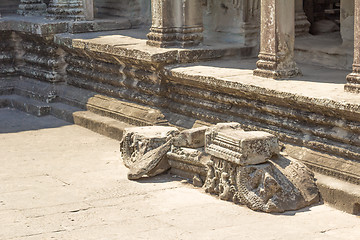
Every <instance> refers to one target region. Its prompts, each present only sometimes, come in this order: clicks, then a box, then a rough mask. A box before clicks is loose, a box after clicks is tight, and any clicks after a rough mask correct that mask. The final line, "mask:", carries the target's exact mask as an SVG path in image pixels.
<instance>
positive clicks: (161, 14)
mask: <svg viewBox="0 0 360 240" xmlns="http://www.w3.org/2000/svg"><path fill="white" fill-rule="evenodd" d="M151 8H152V25H151V28H150V33H149V34H148V35H147V37H148V39H149V40H148V41H147V44H148V45H150V46H156V47H170V46H179V47H187V46H195V45H198V44H199V43H200V42H201V41H202V39H203V37H202V31H203V21H202V10H201V8H202V7H201V2H200V0H152V1H151Z"/></svg>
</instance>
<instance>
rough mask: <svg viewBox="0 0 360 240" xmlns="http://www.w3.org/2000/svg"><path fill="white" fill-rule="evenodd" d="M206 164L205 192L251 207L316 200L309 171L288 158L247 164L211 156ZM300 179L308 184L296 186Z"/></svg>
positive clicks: (279, 208) (292, 206)
mask: <svg viewBox="0 0 360 240" xmlns="http://www.w3.org/2000/svg"><path fill="white" fill-rule="evenodd" d="M207 167H208V171H207V177H206V181H205V185H204V188H205V191H206V192H208V193H211V194H216V195H218V196H219V198H220V199H221V200H226V201H232V202H234V203H238V204H243V205H246V206H247V207H249V208H250V209H252V210H255V211H263V212H284V211H288V210H296V209H300V208H303V207H306V206H308V205H310V204H313V203H315V202H317V201H318V200H319V198H318V190H317V187H316V185H315V183H314V181H313V180H312V179H313V177H314V176H313V174H312V172H311V171H310V170H309V169H308V168H307V167H305V166H304V165H303V164H301V163H299V162H297V161H295V160H290V159H289V158H285V157H279V158H277V159H276V160H271V161H269V162H268V163H263V164H258V165H248V166H239V165H236V164H234V163H231V162H228V161H226V160H222V159H219V158H212V160H211V161H209V162H208V164H207ZM300 182H307V183H310V184H306V185H304V186H300V185H301V184H300Z"/></svg>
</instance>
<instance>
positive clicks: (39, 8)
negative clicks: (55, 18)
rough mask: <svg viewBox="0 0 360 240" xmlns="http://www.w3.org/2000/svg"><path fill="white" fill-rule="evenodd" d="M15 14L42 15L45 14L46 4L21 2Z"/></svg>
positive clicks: (37, 0) (41, 0) (26, 0)
mask: <svg viewBox="0 0 360 240" xmlns="http://www.w3.org/2000/svg"><path fill="white" fill-rule="evenodd" d="M17 13H18V14H19V15H24V16H28V15H34V16H35V15H43V14H45V13H46V4H45V3H44V2H43V0H21V1H20V4H19V8H18V11H17Z"/></svg>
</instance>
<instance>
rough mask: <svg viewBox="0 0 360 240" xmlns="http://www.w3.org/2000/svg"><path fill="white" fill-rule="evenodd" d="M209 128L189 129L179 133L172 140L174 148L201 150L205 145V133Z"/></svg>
mask: <svg viewBox="0 0 360 240" xmlns="http://www.w3.org/2000/svg"><path fill="white" fill-rule="evenodd" d="M208 128H209V127H198V128H191V129H187V130H184V131H182V132H180V134H179V135H178V136H177V137H176V138H175V139H174V146H176V147H188V148H201V147H204V145H205V132H206V130H207V129H208Z"/></svg>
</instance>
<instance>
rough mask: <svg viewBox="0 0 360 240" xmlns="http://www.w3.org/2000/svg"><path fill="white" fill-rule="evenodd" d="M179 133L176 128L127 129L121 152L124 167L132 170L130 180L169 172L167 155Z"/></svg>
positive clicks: (121, 144)
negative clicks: (173, 139)
mask: <svg viewBox="0 0 360 240" xmlns="http://www.w3.org/2000/svg"><path fill="white" fill-rule="evenodd" d="M178 133H179V131H178V130H177V129H176V128H174V127H162V126H151V127H135V128H127V129H125V131H124V137H123V139H122V141H121V143H120V151H121V156H122V158H123V162H124V165H125V166H126V167H127V168H129V169H130V171H129V175H128V178H129V179H138V178H141V177H143V176H144V175H147V176H154V175H156V174H160V173H162V172H164V171H166V170H168V169H169V167H170V166H169V165H168V163H167V159H166V153H167V152H168V151H169V150H170V147H171V143H172V138H173V137H174V136H176V135H177V134H178Z"/></svg>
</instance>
